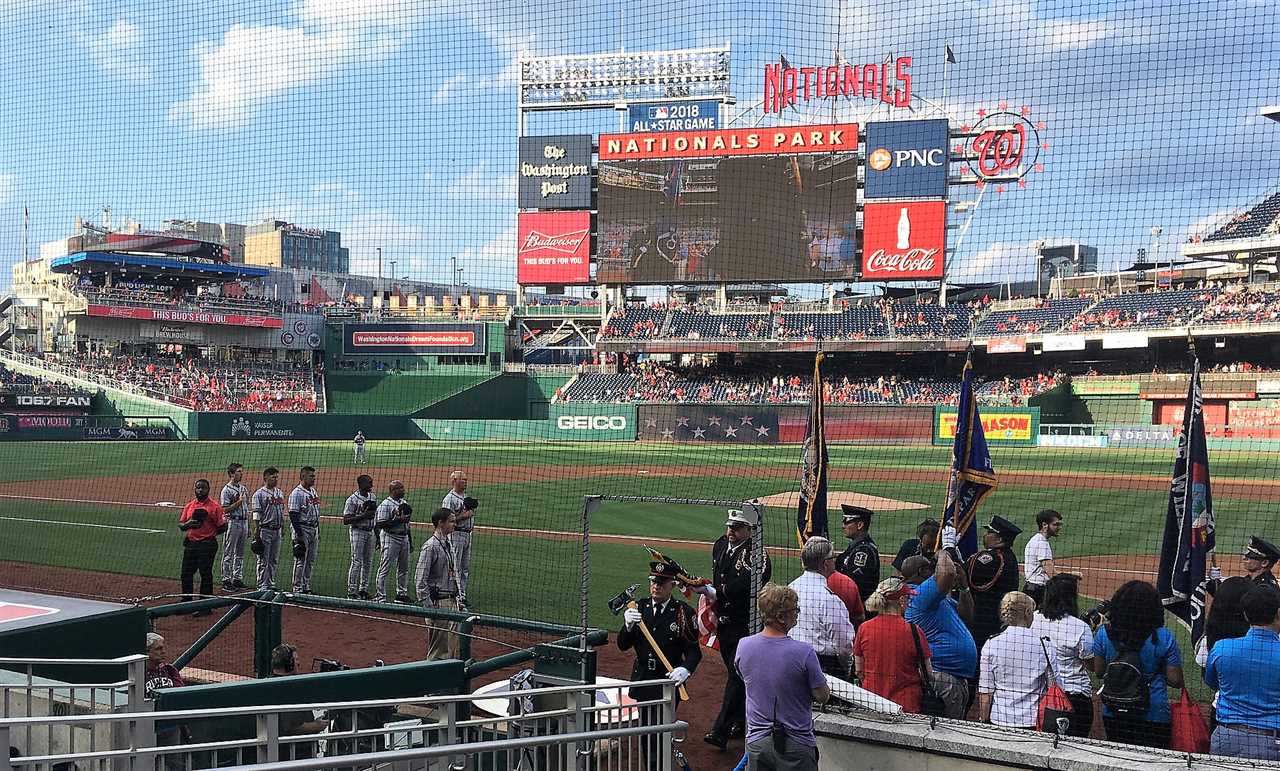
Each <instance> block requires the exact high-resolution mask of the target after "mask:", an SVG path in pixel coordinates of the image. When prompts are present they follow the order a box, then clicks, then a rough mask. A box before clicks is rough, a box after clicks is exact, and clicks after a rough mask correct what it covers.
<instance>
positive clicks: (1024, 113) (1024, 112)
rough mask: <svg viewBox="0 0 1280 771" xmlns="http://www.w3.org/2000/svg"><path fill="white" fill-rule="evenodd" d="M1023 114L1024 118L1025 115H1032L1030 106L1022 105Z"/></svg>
mask: <svg viewBox="0 0 1280 771" xmlns="http://www.w3.org/2000/svg"><path fill="white" fill-rule="evenodd" d="M1022 114H1023V115H1024V116H1025V115H1030V114H1031V108H1030V107H1028V106H1027V105H1025V104H1024V105H1022Z"/></svg>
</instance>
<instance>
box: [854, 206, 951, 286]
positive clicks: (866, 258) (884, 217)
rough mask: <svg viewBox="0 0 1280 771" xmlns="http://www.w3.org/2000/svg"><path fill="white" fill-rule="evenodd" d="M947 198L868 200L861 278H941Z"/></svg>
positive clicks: (864, 214)
mask: <svg viewBox="0 0 1280 771" xmlns="http://www.w3.org/2000/svg"><path fill="white" fill-rule="evenodd" d="M946 221H947V203H946V201H910V202H901V203H872V202H868V203H867V204H866V207H865V209H864V210H863V231H862V278H863V280H864V281H902V280H915V279H921V278H942V276H943V272H944V271H943V265H944V263H943V261H944V258H945V255H946V236H947V227H946Z"/></svg>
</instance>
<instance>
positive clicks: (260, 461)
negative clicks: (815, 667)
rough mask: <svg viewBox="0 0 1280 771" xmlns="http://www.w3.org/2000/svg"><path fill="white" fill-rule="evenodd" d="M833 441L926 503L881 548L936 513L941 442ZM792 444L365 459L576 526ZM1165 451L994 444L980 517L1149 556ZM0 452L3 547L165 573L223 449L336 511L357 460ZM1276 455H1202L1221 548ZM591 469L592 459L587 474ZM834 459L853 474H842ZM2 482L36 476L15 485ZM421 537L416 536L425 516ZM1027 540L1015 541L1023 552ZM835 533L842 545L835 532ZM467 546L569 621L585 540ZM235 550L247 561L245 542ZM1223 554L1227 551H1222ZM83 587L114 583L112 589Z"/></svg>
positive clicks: (263, 448) (194, 451) (609, 566)
mask: <svg viewBox="0 0 1280 771" xmlns="http://www.w3.org/2000/svg"><path fill="white" fill-rule="evenodd" d="M830 454H831V466H832V468H833V469H834V471H833V473H834V474H835V475H836V477H837V478H835V479H833V480H832V482H831V485H830V487H831V489H832V490H836V491H838V490H848V491H854V492H858V493H864V494H870V495H877V496H882V497H885V498H892V499H897V500H904V501H911V502H916V503H921V504H925V505H927V506H928V508H927V509H920V510H912V511H886V512H883V513H881V514H880V515H879V516H878V518H877V520H876V522H875V523H874V526H873V533H874V535H875V537H876V540H877V541H878V542H879V544H880V546H881V551H882V552H885V553H889V554H892V553H893V552H895V551H896V549H897V546H898V544H900V543H901V542H902V541H903V540H904V539H905V538H908V537H910V536H911V535H912V533H913V530H914V527H915V525H916V523H917V522H918V521H919V520H920V519H921V518H922V517H924V516H937V515H938V512H939V510H940V508H941V503H942V498H943V495H944V492H945V491H944V489H943V485H942V484H941V483H937V482H932V481H928V482H921V481H913V480H912V479H908V478H907V475H911V474H914V475H915V480H918V479H919V472H920V471H921V470H939V469H945V468H946V467H947V464H948V461H949V457H950V453H949V449H948V448H944V447H870V446H850V445H840V446H833V447H831V450H830ZM798 455H799V449H798V447H795V446H777V447H768V446H752V447H743V446H722V445H702V446H691V445H669V444H644V443H592V444H586V443H574V444H533V443H529V444H498V443H475V444H465V443H459V442H452V443H451V442H391V441H374V442H372V443H371V446H370V460H371V463H370V465H371V467H372V468H373V469H375V472H376V473H378V474H379V477H380V478H379V479H378V483H379V489H382V485H383V484H385V482H386V481H387V480H386V479H385V478H381V477H383V474H382V473H381V472H379V471H378V470H379V469H395V470H396V474H397V475H398V476H401V477H402V478H404V480H405V481H406V483H407V484H408V486H409V488H410V494H409V499H410V501H411V502H413V503H414V505H415V508H416V509H417V510H418V513H416V514H415V519H417V520H419V521H421V520H425V519H427V518H428V512H429V511H430V509H431V507H432V506H435V505H437V503H438V501H439V499H440V497H441V496H442V495H443V494H444V492H445V489H446V485H447V478H446V476H447V475H446V473H445V470H447V469H448V468H451V467H455V466H456V467H462V468H467V469H471V470H472V471H471V476H472V484H473V493H474V494H475V495H476V497H477V498H479V499H480V500H481V502H482V506H481V510H480V514H479V519H478V522H479V524H480V525H482V526H493V527H505V528H514V529H520V530H537V531H557V532H565V533H574V532H576V531H577V530H578V528H579V523H580V519H581V513H582V498H583V496H584V495H587V494H593V493H594V494H604V495H627V496H635V495H641V496H669V497H680V498H697V499H725V500H742V499H749V498H754V497H757V496H763V495H769V494H772V493H778V492H783V491H787V490H792V489H795V487H796V479H797V477H798V473H799V463H798ZM1171 456H1172V452H1171V451H1166V450H1110V449H1108V450H1074V449H1058V448H994V449H993V460H994V463H995V467H996V470H997V473H998V474H1000V473H1002V472H1022V473H1034V474H1039V475H1042V476H1041V477H1039V478H1037V479H1029V478H1026V477H1018V476H1016V475H1014V474H1012V473H1006V474H1005V477H1004V478H1003V479H1002V480H1001V485H1000V488H999V489H998V490H997V491H996V492H994V493H993V494H992V495H991V496H990V497H989V498H988V499H987V501H986V502H984V504H983V506H982V510H981V512H980V516H981V517H982V518H984V519H985V518H986V517H987V516H989V515H990V514H994V513H998V514H1002V515H1004V516H1006V517H1009V518H1010V519H1012V520H1014V521H1015V522H1017V523H1018V524H1019V525H1021V526H1022V527H1023V528H1024V530H1026V531H1028V532H1027V535H1029V534H1030V531H1031V530H1032V529H1033V524H1032V519H1033V516H1034V513H1035V512H1036V511H1037V510H1039V509H1041V508H1046V507H1053V508H1057V509H1059V510H1060V511H1062V512H1063V513H1064V514H1065V515H1066V517H1067V525H1066V528H1065V529H1064V532H1063V535H1062V537H1061V538H1060V539H1058V540H1057V541H1056V542H1055V550H1056V552H1057V554H1058V555H1059V556H1060V557H1070V556H1078V555H1102V554H1147V555H1149V554H1153V553H1155V552H1157V551H1158V550H1159V543H1160V533H1161V527H1162V522H1163V516H1164V509H1165V501H1166V497H1167V492H1165V490H1164V489H1163V487H1164V484H1165V483H1163V482H1162V481H1160V482H1158V483H1155V484H1153V483H1151V482H1149V481H1148V482H1141V483H1139V482H1134V481H1133V480H1131V479H1130V478H1129V477H1128V476H1127V475H1140V476H1141V475H1147V476H1152V477H1157V478H1160V479H1163V478H1165V477H1167V476H1168V474H1169V468H1170V465H1171V462H1172V457H1171ZM0 459H2V460H3V462H0V490H2V491H3V496H4V497H0V559H3V560H7V561H11V562H25V563H32V564H47V565H57V566H65V567H76V568H84V569H91V570H99V571H106V572H112V573H124V574H132V575H143V576H155V577H173V578H175V579H176V576H177V573H178V565H179V560H180V551H181V549H180V546H179V543H178V539H179V537H178V533H177V531H176V529H174V523H175V521H176V515H177V512H176V510H175V509H173V508H164V507H157V506H155V505H153V504H155V503H156V502H157V501H173V502H177V503H182V502H183V501H185V500H187V498H188V497H189V495H190V483H189V481H188V480H194V478H196V477H197V476H207V477H209V478H210V479H212V480H213V481H214V483H215V490H216V489H217V488H218V486H219V485H220V484H221V481H222V480H223V478H224V477H225V474H223V473H222V469H223V468H224V467H225V464H226V463H227V462H228V461H231V460H237V461H239V462H242V463H244V464H245V465H246V466H247V467H248V468H250V469H254V470H256V469H260V468H262V467H263V466H266V465H269V464H270V465H276V466H278V467H280V468H281V469H284V474H283V475H282V483H281V486H282V487H283V488H284V489H285V490H286V492H287V491H288V490H289V489H291V488H292V487H293V484H294V483H295V477H296V474H295V470H296V468H297V467H298V466H300V465H303V464H310V465H314V466H316V467H318V468H319V469H320V476H321V481H320V489H321V492H322V495H323V497H324V500H325V507H324V512H325V514H338V513H340V512H339V507H340V505H341V502H342V499H343V498H345V495H346V494H347V493H348V492H349V491H350V485H351V479H352V477H354V475H355V474H356V473H358V470H356V469H353V468H352V466H351V449H350V445H349V443H347V442H252V443H250V442H243V443H237V442H163V443H160V442H157V443H148V442H138V443H106V442H76V443H65V442H63V443H23V444H19V443H5V444H2V445H0ZM1278 466H1280V454H1274V453H1246V452H1219V453H1215V454H1214V455H1213V456H1212V458H1211V468H1212V472H1213V476H1214V478H1215V479H1219V480H1223V484H1222V485H1220V491H1219V492H1218V494H1216V495H1215V497H1214V503H1215V509H1216V512H1217V519H1218V528H1219V534H1218V537H1219V544H1220V551H1222V552H1224V553H1227V554H1236V553H1238V549H1239V547H1240V545H1241V544H1242V543H1243V542H1244V540H1245V539H1247V537H1248V535H1250V534H1253V533H1259V534H1271V535H1273V536H1276V537H1280V514H1278V513H1277V511H1276V504H1277V496H1278V495H1280V491H1277V490H1276V489H1272V488H1270V487H1267V486H1264V485H1262V484H1258V485H1250V484H1240V483H1238V482H1233V484H1232V485H1231V489H1230V490H1228V489H1227V485H1226V484H1225V481H1226V480H1228V479H1231V480H1256V481H1257V482H1259V483H1262V482H1267V483H1269V482H1271V481H1272V480H1274V479H1276V477H1277V474H1276V472H1277V467H1278ZM587 468H590V469H591V472H590V473H589V474H584V473H583V470H584V469H587ZM673 469H674V473H672V472H671V470H673ZM530 470H533V471H536V473H531V471H530ZM644 472H647V473H644ZM842 473H848V474H855V473H856V474H858V475H859V476H860V477H864V478H858V479H842V478H839V477H840V475H841V474H842ZM1079 474H1093V475H1099V477H1098V478H1097V479H1093V480H1090V481H1089V483H1088V484H1087V485H1086V484H1081V483H1080V481H1079V478H1078V477H1077V476H1074V475H1079ZM173 475H179V476H173ZM14 483H36V484H31V485H26V486H25V487H23V488H22V489H20V490H17V488H15V487H14V486H13V485H14ZM246 483H247V484H249V486H250V488H251V489H253V488H254V487H256V486H257V483H258V479H257V474H256V471H255V473H251V474H249V475H248V478H247V479H246ZM15 490H17V491H16V492H15ZM53 499H59V500H53ZM122 504H143V505H122ZM419 514H420V515H421V516H419ZM769 514H770V518H769V520H768V523H767V527H766V535H767V540H768V542H769V543H770V544H771V545H774V546H793V545H794V536H793V534H792V522H793V513H792V512H791V511H787V510H783V509H779V508H773V509H770V510H769ZM723 516H724V515H723V512H721V511H718V510H712V509H709V508H703V507H694V506H679V505H664V504H658V503H630V504H622V503H607V504H605V505H604V506H603V508H602V509H601V510H600V511H598V512H597V513H596V515H595V516H594V518H593V520H592V523H591V526H592V532H593V534H595V535H597V536H600V535H603V534H617V535H627V536H637V537H640V538H646V539H647V538H667V539H680V540H692V541H710V540H712V539H714V538H715V537H716V536H717V535H719V533H720V532H721V530H722V523H723ZM78 523H90V524H95V525H103V526H104V527H94V528H89V527H80V526H77V525H78ZM120 528H132V529H120ZM833 529H835V526H833ZM150 531H159V532H150ZM417 537H418V539H419V540H418V543H421V539H422V538H425V537H426V532H425V531H423V532H420V533H419V535H418V536H417ZM565 538H568V540H565ZM1025 538H1026V535H1024V536H1023V538H1021V539H1019V541H1018V543H1017V545H1016V548H1017V549H1018V551H1019V553H1020V552H1021V548H1022V544H1023V543H1024V541H1025ZM321 540H322V547H321V553H320V558H321V559H320V564H319V566H318V568H317V580H316V581H315V582H314V583H315V584H316V588H317V589H318V590H320V591H323V592H325V593H334V594H338V593H341V592H342V591H343V589H342V587H343V586H344V583H345V575H346V568H347V553H348V550H347V538H346V533H345V529H344V528H343V527H342V526H341V525H340V524H339V523H337V522H327V523H326V524H325V525H324V526H323V530H322V536H321ZM836 540H837V544H838V545H840V544H841V541H842V539H840V538H839V537H838V536H837V539H836ZM840 548H843V547H842V545H840ZM475 551H476V557H475V563H474V565H473V574H474V579H473V587H472V592H471V593H472V596H473V599H474V600H475V601H476V603H477V605H478V606H480V607H481V608H483V609H485V610H489V611H493V612H499V613H507V614H511V615H518V616H530V617H537V618H546V619H548V620H555V621H566V622H572V621H576V620H577V618H578V604H577V586H578V569H579V565H580V563H581V549H580V548H579V543H578V541H577V540H576V539H575V537H574V536H563V537H557V536H548V535H545V534H533V533H514V534H498V533H488V532H486V533H480V534H478V536H477V543H476V547H475ZM670 551H672V553H673V554H674V555H675V556H676V557H677V558H679V559H681V560H682V561H685V562H686V564H687V565H688V566H689V569H690V571H691V572H706V571H707V569H708V565H707V562H708V559H707V557H706V556H705V547H703V548H698V547H692V548H688V549H684V548H675V549H671V550H670ZM591 556H592V559H591V571H592V582H591V589H592V593H593V597H592V600H591V608H592V621H593V623H597V624H607V625H611V624H612V619H610V618H608V616H607V611H603V606H604V600H605V599H606V598H607V597H608V596H610V595H611V594H613V593H614V592H616V591H618V590H619V589H620V588H622V587H623V586H625V585H627V584H628V583H632V582H634V581H637V580H640V579H642V578H643V576H644V572H645V568H646V562H647V557H646V555H645V553H644V551H643V549H642V548H640V547H639V546H638V545H634V544H624V543H603V542H600V539H599V538H597V542H596V543H594V544H593V546H592V550H591ZM249 560H250V564H252V555H249ZM1228 561H1229V564H1230V566H1232V567H1234V565H1235V562H1234V558H1230V559H1229V560H1228ZM281 562H282V567H284V568H285V569H286V570H287V568H288V565H289V564H290V562H291V558H290V557H288V556H285V557H283V558H282V560H281ZM777 565H778V577H779V578H790V577H791V576H793V575H794V574H795V572H796V571H797V570H798V565H797V564H796V561H795V560H794V559H793V558H792V559H788V558H781V559H778V560H777ZM6 583H10V584H14V583H19V581H17V580H16V579H10V580H8V581H6ZM67 588H68V589H73V588H76V587H67ZM175 588H176V581H175ZM95 593H99V594H107V595H109V594H111V592H110V591H109V587H105V588H103V590H102V591H100V592H95Z"/></svg>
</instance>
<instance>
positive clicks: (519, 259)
mask: <svg viewBox="0 0 1280 771" xmlns="http://www.w3.org/2000/svg"><path fill="white" fill-rule="evenodd" d="M590 279H591V212H586V211H574V212H521V213H520V215H519V217H518V222H517V227H516V282H517V283H520V284H535V285H538V286H546V285H548V284H586V283H589V282H590Z"/></svg>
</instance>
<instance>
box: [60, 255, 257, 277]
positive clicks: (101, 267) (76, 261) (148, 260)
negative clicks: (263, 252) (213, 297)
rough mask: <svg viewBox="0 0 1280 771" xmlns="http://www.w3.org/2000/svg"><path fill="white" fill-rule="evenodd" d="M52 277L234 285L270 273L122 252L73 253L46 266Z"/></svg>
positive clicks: (247, 267) (248, 267)
mask: <svg viewBox="0 0 1280 771" xmlns="http://www.w3.org/2000/svg"><path fill="white" fill-rule="evenodd" d="M49 270H51V271H52V272H54V273H111V272H114V271H126V270H128V271H133V272H137V273H152V274H156V275H164V276H168V277H170V278H191V279H205V280H209V281H236V280H238V279H246V278H265V277H266V276H267V275H268V274H269V273H270V272H271V271H269V270H268V269H266V268H258V267H253V266H250V265H233V264H230V263H224V262H196V261H193V260H182V259H178V258H176V257H160V256H155V255H145V254H129V253H125V252H76V253H75V254H68V255H67V256H65V257H58V258H57V259H55V260H54V261H53V263H52V264H51V265H50V266H49Z"/></svg>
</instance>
